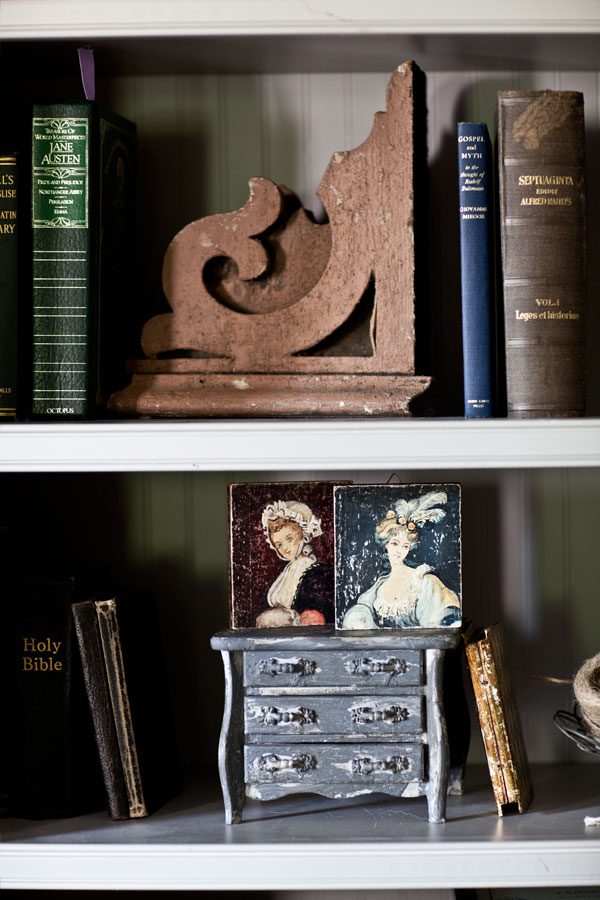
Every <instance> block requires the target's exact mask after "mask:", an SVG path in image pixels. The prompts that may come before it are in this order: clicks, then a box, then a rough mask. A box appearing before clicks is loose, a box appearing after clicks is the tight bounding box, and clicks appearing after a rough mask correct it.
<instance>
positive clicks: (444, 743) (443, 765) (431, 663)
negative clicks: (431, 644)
mask: <svg viewBox="0 0 600 900" xmlns="http://www.w3.org/2000/svg"><path fill="white" fill-rule="evenodd" d="M443 663H444V650H426V651H425V666H426V673H427V743H428V745H429V777H428V782H427V808H428V813H429V821H430V822H436V823H440V822H445V821H446V794H447V789H448V766H449V752H448V733H447V730H446V719H445V717H444V698H443V687H442V675H443Z"/></svg>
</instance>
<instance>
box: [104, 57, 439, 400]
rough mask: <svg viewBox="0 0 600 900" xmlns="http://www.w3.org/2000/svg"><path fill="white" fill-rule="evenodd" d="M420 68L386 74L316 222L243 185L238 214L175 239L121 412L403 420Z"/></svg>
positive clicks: (333, 166)
mask: <svg viewBox="0 0 600 900" xmlns="http://www.w3.org/2000/svg"><path fill="white" fill-rule="evenodd" d="M414 77H415V72H414V67H413V64H412V63H404V64H402V65H401V66H399V67H398V69H397V70H396V71H395V72H394V73H393V74H392V76H391V78H390V81H389V84H388V87H387V94H386V109H385V112H378V113H376V115H375V118H374V122H373V127H372V129H371V132H370V134H369V136H368V137H367V139H366V140H365V141H364V143H363V144H361V145H360V146H359V147H356V148H355V149H353V150H347V151H341V152H335V153H334V154H333V156H332V157H331V160H330V162H329V165H328V167H327V169H326V171H325V174H324V176H323V179H322V181H321V184H320V186H319V189H318V196H319V198H320V200H321V201H322V203H323V206H324V208H325V210H326V212H327V215H328V220H329V221H328V222H327V223H326V224H323V225H320V224H317V223H316V222H315V221H314V220H313V219H312V217H311V215H310V214H309V213H307V212H306V210H304V209H303V208H302V207H301V206H300V204H299V201H298V200H297V198H295V196H294V195H293V193H292V192H290V191H289V190H287V189H286V188H283V187H281V186H278V185H276V184H274V183H273V182H272V181H269V180H268V179H266V178H261V177H257V178H252V179H251V180H250V183H249V187H250V191H249V198H248V201H247V202H246V203H245V204H244V206H243V207H242V208H241V209H238V210H236V211H234V212H228V213H221V214H218V215H213V216H208V217H205V218H201V219H198V220H196V221H194V222H191V223H190V224H189V225H187V226H186V227H184V228H183V229H182V230H181V231H180V232H179V233H178V234H177V235H175V237H174V238H173V240H172V241H171V243H170V245H169V247H168V249H167V252H166V254H165V258H164V263H163V289H164V293H165V296H166V298H167V300H168V303H169V305H170V308H171V311H170V312H167V313H164V314H161V315H157V316H154V317H153V318H151V319H150V320H149V321H148V322H147V323H146V325H145V326H144V329H143V332H142V348H143V351H144V353H145V354H146V359H144V360H137V361H135V362H134V363H132V364H131V365H130V368H131V369H132V372H133V377H132V382H131V384H130V386H129V387H127V388H125V389H123V390H122V391H119V392H117V393H116V394H114V395H113V396H112V397H111V400H110V402H109V406H110V408H112V409H113V410H115V411H116V412H123V413H131V412H138V413H144V414H150V415H152V414H155V415H175V416H181V415H225V416H235V415H266V414H273V415H306V414H325V415H333V414H341V415H356V414H369V415H378V414H379V415H389V414H408V413H409V402H410V400H411V399H412V398H413V397H415V396H417V395H418V394H420V393H422V391H423V390H425V388H426V387H427V386H428V385H429V382H430V379H429V378H427V377H425V376H417V375H415V372H414V359H415V355H414V344H415V335H414V308H415V295H414V274H415V272H414V270H415V253H414V240H415V235H414V206H413V204H414V185H413V162H414V160H413V156H414V102H415V99H414V96H415V95H414V89H413V87H414Z"/></svg>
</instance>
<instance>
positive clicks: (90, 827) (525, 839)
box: [0, 763, 600, 891]
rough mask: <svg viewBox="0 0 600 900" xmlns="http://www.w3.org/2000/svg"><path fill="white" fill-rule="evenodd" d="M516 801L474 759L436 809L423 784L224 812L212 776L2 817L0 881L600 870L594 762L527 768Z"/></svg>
mask: <svg viewBox="0 0 600 900" xmlns="http://www.w3.org/2000/svg"><path fill="white" fill-rule="evenodd" d="M533 782H534V790H535V795H534V799H533V802H532V805H531V807H530V808H529V810H527V811H526V812H525V813H523V814H521V815H518V814H515V815H512V816H505V817H503V818H499V817H498V815H497V813H496V805H495V803H494V800H493V795H492V790H491V787H490V781H489V775H488V772H487V769H486V768H484V767H472V768H471V769H469V770H468V771H467V779H466V790H465V794H464V795H463V796H462V797H449V798H448V808H447V821H446V823H445V824H443V825H432V824H430V823H429V822H428V821H427V805H426V801H425V799H424V798H415V799H394V798H390V797H382V796H380V795H368V796H366V797H362V798H355V799H353V800H344V801H339V800H338V801H336V800H330V799H327V798H323V797H317V796H315V795H311V794H306V795H297V796H295V797H287V798H282V799H281V800H276V801H271V802H269V803H259V802H258V801H249V803H248V807H247V809H246V812H245V819H244V821H243V822H242V823H241V824H240V825H234V826H227V825H225V824H224V821H223V805H222V802H221V797H220V792H219V789H218V787H217V786H216V785H215V784H214V783H212V784H211V785H208V786H207V785H198V786H196V787H195V788H194V789H193V790H190V791H189V792H186V793H185V794H184V795H183V796H182V797H180V798H178V799H176V800H174V801H173V802H172V803H169V804H167V806H165V807H164V808H163V809H162V810H159V811H158V812H156V813H155V814H154V815H153V816H150V817H149V818H148V819H142V820H138V821H129V822H112V821H110V820H108V819H107V817H106V814H105V813H103V812H102V813H95V814H92V815H87V816H83V817H80V818H76V819H63V820H54V821H47V822H28V821H26V820H18V819H8V820H5V822H4V823H3V827H2V843H1V844H0V884H1V885H2V887H3V888H6V889H9V888H22V889H42V888H44V889H55V890H68V889H82V890H85V889H100V888H101V889H120V890H127V889H140V890H141V889H163V890H167V889H173V890H194V889H196V890H198V889H202V890H238V891H240V890H278V889H291V890H293V889H304V890H311V889H313V890H327V889H334V888H335V889H354V890H361V889H369V890H374V889H396V888H404V889H411V888H412V889H418V888H422V889H424V888H430V889H432V888H440V887H446V888H447V887H455V888H456V887H484V886H486V887H548V886H552V885H554V886H561V885H563V886H566V885H569V886H583V885H597V884H600V827H597V826H596V827H594V826H586V825H585V824H584V817H585V816H586V815H589V816H598V815H599V814H600V781H599V779H598V767H597V765H595V764H594V763H592V764H590V765H587V764H582V765H577V766H566V767H561V768H553V767H551V766H538V767H534V768H533Z"/></svg>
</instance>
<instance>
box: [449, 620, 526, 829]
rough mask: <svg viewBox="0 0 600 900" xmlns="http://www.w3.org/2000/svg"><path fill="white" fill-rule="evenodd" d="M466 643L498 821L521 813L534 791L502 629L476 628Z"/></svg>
mask: <svg viewBox="0 0 600 900" xmlns="http://www.w3.org/2000/svg"><path fill="white" fill-rule="evenodd" d="M463 637H464V642H465V650H466V655H467V663H468V667H469V673H470V676H471V682H472V684H473V693H474V694H475V703H476V706H477V714H478V717H479V725H480V727H481V734H482V737H483V743H484V747H485V754H486V757H487V762H488V768H489V771H490V778H491V781H492V787H493V790H494V797H495V800H496V806H497V809H498V815H499V816H504V815H506V814H507V813H510V812H519V813H522V812H524V811H525V810H526V809H527V807H528V806H529V804H530V802H531V799H532V797H533V787H532V783H531V773H530V770H529V762H528V760H527V752H526V749H525V742H524V740H523V733H522V729H521V720H520V717H519V710H518V707H517V702H516V698H515V693H514V688H513V685H512V681H511V678H510V673H509V670H508V663H507V658H506V649H505V645H504V638H503V634H502V628H501V626H500V625H499V624H498V623H497V622H496V623H495V624H493V625H491V626H489V627H487V628H477V627H476V626H474V625H472V624H471V625H469V626H468V627H467V628H466V630H465V632H464V634H463Z"/></svg>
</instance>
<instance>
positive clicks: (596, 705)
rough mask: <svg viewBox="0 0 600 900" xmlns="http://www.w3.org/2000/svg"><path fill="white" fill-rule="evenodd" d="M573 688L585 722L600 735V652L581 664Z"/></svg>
mask: <svg viewBox="0 0 600 900" xmlns="http://www.w3.org/2000/svg"><path fill="white" fill-rule="evenodd" d="M573 690H574V692H575V699H576V700H577V703H578V704H579V709H580V711H581V717H582V718H583V720H584V722H585V724H586V725H587V727H588V728H589V730H590V731H591V732H592V734H594V735H595V736H596V737H600V653H597V654H596V656H593V657H592V658H591V659H588V660H586V661H585V662H584V664H583V665H582V666H581V668H580V669H579V671H578V672H577V675H576V676H575V681H574V682H573Z"/></svg>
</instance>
